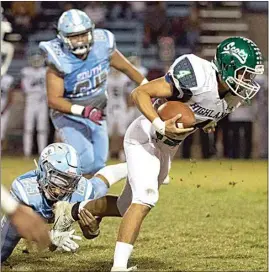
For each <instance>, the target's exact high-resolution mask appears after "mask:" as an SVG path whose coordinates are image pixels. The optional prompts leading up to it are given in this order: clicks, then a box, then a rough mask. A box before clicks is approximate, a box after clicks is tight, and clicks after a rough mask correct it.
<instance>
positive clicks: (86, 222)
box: [78, 209, 100, 239]
mask: <svg viewBox="0 0 269 272" xmlns="http://www.w3.org/2000/svg"><path fill="white" fill-rule="evenodd" d="M78 218H79V221H78V222H79V225H80V227H81V229H82V231H83V234H84V236H85V237H86V238H89V239H91V238H94V237H96V236H98V235H99V233H100V229H99V223H100V221H98V220H97V219H96V218H95V217H94V216H93V215H92V214H91V213H90V212H89V211H88V210H86V209H82V210H81V211H80V213H79V214H78Z"/></svg>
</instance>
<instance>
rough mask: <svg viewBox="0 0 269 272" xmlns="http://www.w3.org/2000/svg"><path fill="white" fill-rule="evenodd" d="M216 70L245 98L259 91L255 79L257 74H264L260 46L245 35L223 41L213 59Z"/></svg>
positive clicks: (236, 92) (235, 92) (231, 87)
mask: <svg viewBox="0 0 269 272" xmlns="http://www.w3.org/2000/svg"><path fill="white" fill-rule="evenodd" d="M213 65H214V68H215V69H216V71H217V72H218V73H219V74H220V75H221V78H222V80H223V81H224V82H225V83H226V84H227V85H228V86H229V88H230V90H231V91H232V92H233V93H234V94H236V95H238V96H240V97H241V98H243V99H245V100H249V99H251V98H253V97H254V96H255V94H256V93H257V92H258V91H259V89H260V85H259V84H258V83H257V82H255V81H254V78H255V76H256V75H260V74H263V72H264V65H263V59H262V54H261V51H260V49H259V48H258V46H257V45H256V44H255V43H254V42H253V41H251V40H249V39H247V38H244V37H231V38H228V39H226V40H224V41H223V42H221V43H220V44H219V45H218V47H217V50H216V55H215V58H214V60H213Z"/></svg>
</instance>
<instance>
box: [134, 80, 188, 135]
mask: <svg viewBox="0 0 269 272" xmlns="http://www.w3.org/2000/svg"><path fill="white" fill-rule="evenodd" d="M172 94H173V89H172V86H171V85H170V84H169V83H167V82H166V80H165V78H164V77H160V78H157V79H155V80H152V81H150V82H149V83H147V84H145V85H142V86H139V87H137V88H136V89H134V90H133V91H132V93H131V97H132V99H133V101H134V102H135V104H136V106H137V107H138V109H139V110H140V111H141V112H142V113H143V114H144V115H145V116H146V118H147V119H148V120H149V121H151V122H152V125H153V126H154V127H155V129H156V131H158V132H159V133H160V134H162V135H164V134H166V135H167V136H172V134H182V133H186V132H190V131H192V130H193V128H189V129H182V128H178V127H177V126H176V124H175V122H176V121H177V120H178V119H179V118H180V117H181V115H176V116H175V117H174V118H172V119H170V120H167V121H165V122H163V121H162V120H161V119H160V117H159V115H158V114H157V112H156V110H155V109H154V107H153V105H152V102H151V98H155V97H156V98H157V97H158V98H161V97H170V96H172Z"/></svg>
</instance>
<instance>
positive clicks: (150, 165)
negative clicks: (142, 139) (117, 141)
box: [124, 142, 160, 207]
mask: <svg viewBox="0 0 269 272" xmlns="http://www.w3.org/2000/svg"><path fill="white" fill-rule="evenodd" d="M124 150H125V154H126V161H127V166H128V180H129V183H130V187H131V189H132V203H138V204H144V205H147V206H150V207H153V206H155V204H156V203H157V201H158V199H159V191H158V176H159V173H160V150H159V149H157V148H156V147H155V146H154V144H153V143H147V144H142V145H139V144H130V143H127V142H124Z"/></svg>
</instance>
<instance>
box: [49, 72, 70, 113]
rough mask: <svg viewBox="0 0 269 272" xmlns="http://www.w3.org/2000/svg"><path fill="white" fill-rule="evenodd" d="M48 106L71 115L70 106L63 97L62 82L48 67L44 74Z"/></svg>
mask: <svg viewBox="0 0 269 272" xmlns="http://www.w3.org/2000/svg"><path fill="white" fill-rule="evenodd" d="M46 83H47V96H48V106H49V107H50V108H51V109H55V110H58V111H60V112H65V113H71V107H72V104H71V103H70V102H68V101H67V100H66V99H65V98H64V97H63V95H64V80H63V78H62V77H61V76H60V75H59V74H58V73H57V72H56V71H55V70H54V69H52V68H50V67H48V69H47V74H46Z"/></svg>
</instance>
